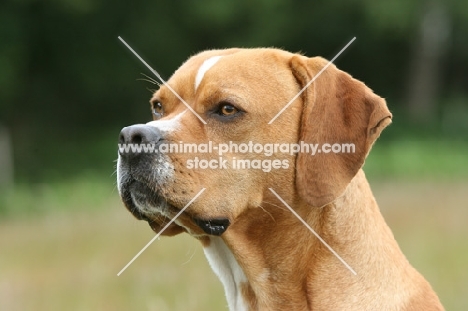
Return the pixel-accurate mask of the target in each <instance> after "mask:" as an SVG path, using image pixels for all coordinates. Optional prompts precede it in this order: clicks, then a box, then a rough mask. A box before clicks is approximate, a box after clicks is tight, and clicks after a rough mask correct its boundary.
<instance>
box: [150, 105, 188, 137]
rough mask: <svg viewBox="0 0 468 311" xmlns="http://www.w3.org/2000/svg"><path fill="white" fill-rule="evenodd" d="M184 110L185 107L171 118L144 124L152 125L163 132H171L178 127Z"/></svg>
mask: <svg viewBox="0 0 468 311" xmlns="http://www.w3.org/2000/svg"><path fill="white" fill-rule="evenodd" d="M186 111H187V109H185V110H184V111H182V112H181V113H179V114H178V115H176V116H175V117H173V118H172V119H167V120H156V121H151V122H148V123H146V125H149V126H154V127H156V128H157V129H158V130H160V131H161V132H164V133H168V132H173V131H175V130H178V129H179V128H180V119H181V117H182V115H183V114H184V113H185V112H186Z"/></svg>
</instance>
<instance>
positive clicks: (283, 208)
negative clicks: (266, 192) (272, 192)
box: [263, 201, 287, 211]
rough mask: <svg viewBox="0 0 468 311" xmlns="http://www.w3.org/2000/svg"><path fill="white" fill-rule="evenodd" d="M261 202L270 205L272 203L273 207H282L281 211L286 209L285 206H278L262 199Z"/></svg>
mask: <svg viewBox="0 0 468 311" xmlns="http://www.w3.org/2000/svg"><path fill="white" fill-rule="evenodd" d="M263 203H266V204H270V205H273V206H275V207H277V208H279V209H282V210H283V211H287V209H286V208H285V207H283V206H279V205H276V204H273V203H271V202H268V201H263Z"/></svg>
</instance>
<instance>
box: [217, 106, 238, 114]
mask: <svg viewBox="0 0 468 311" xmlns="http://www.w3.org/2000/svg"><path fill="white" fill-rule="evenodd" d="M238 112H239V109H237V108H236V107H234V106H233V105H231V104H229V103H221V104H220V105H219V107H218V111H217V113H218V114H219V115H220V116H225V117H229V116H232V115H235V114H236V113H238Z"/></svg>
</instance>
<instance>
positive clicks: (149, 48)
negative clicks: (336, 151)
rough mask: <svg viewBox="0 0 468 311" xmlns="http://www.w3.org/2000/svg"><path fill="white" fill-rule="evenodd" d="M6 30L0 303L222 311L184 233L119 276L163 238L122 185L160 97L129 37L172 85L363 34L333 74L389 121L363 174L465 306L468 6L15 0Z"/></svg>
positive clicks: (458, 305) (404, 241)
mask: <svg viewBox="0 0 468 311" xmlns="http://www.w3.org/2000/svg"><path fill="white" fill-rule="evenodd" d="M0 22H1V25H2V26H1V28H0V249H1V250H2V251H1V254H0V310H48V311H50V310H223V309H225V306H226V304H225V300H224V298H223V294H222V287H221V285H220V283H219V282H218V281H217V280H216V278H215V277H214V275H213V273H211V272H210V271H209V268H208V266H207V264H206V262H205V260H204V259H203V258H202V257H203V256H202V255H195V257H194V256H193V255H194V254H195V250H194V251H193V253H192V254H190V252H192V251H191V249H193V245H194V244H195V243H196V242H195V241H192V240H191V239H188V238H187V240H184V239H185V238H184V237H180V238H179V237H177V238H171V239H168V240H165V241H161V242H158V243H161V244H162V245H161V244H159V245H158V246H154V247H153V248H151V249H148V251H147V253H149V254H143V255H142V256H141V258H139V259H138V265H139V266H138V265H137V264H136V263H135V267H133V266H132V267H131V269H129V270H128V271H127V272H125V275H124V276H123V277H120V278H119V279H118V280H116V279H115V278H114V277H115V273H117V271H119V270H120V269H121V268H122V266H123V265H124V264H125V263H126V262H128V260H129V259H130V258H131V256H133V255H134V254H135V253H136V252H137V251H138V250H140V248H141V247H142V246H143V245H144V244H145V243H146V242H147V241H148V240H149V239H150V238H151V237H152V236H153V232H152V231H150V230H149V229H148V228H147V226H145V225H143V223H137V224H135V223H134V222H132V221H131V216H130V215H129V214H128V212H127V211H125V209H124V208H123V207H122V204H121V203H120V202H119V197H118V194H117V191H116V190H115V176H113V173H114V171H115V163H114V161H115V159H116V158H117V138H118V135H119V132H120V130H121V128H122V127H124V126H127V125H130V124H135V123H143V122H147V121H149V120H150V118H151V114H150V110H149V104H148V100H149V98H150V96H151V94H150V92H148V88H150V89H151V88H154V85H152V84H150V83H148V82H146V81H143V80H142V79H144V76H143V75H142V73H144V74H147V75H151V73H150V72H149V71H148V70H147V68H146V67H144V65H143V64H141V62H140V61H139V60H138V59H137V58H135V57H134V55H132V54H131V52H130V51H128V49H127V48H126V47H125V46H124V45H123V44H122V43H121V42H120V41H119V40H118V38H117V37H118V36H122V37H123V38H124V39H125V40H126V41H127V42H128V43H129V44H130V45H131V46H132V47H133V48H134V49H135V50H136V51H138V53H139V54H140V55H141V56H142V57H143V58H144V59H145V60H146V61H147V62H148V63H149V64H150V65H151V66H152V67H153V68H155V69H156V70H158V71H159V72H160V73H161V74H162V76H163V77H164V78H168V77H170V75H171V74H172V73H173V72H174V71H175V69H177V68H178V66H180V65H181V63H182V62H183V61H185V60H186V59H187V58H188V57H189V56H191V55H193V54H195V53H197V52H199V51H202V50H205V49H214V48H229V47H279V48H283V49H286V50H289V51H291V52H302V53H304V54H305V55H307V56H322V57H325V58H327V59H331V58H333V57H334V56H335V55H336V53H337V52H338V51H339V50H340V49H341V48H342V47H343V46H344V45H345V44H346V43H347V42H349V40H351V38H353V37H357V40H356V41H355V42H354V43H353V44H352V45H351V46H350V47H349V48H348V49H347V50H346V51H345V52H344V53H343V54H342V55H341V56H340V57H339V58H338V59H337V60H336V62H335V64H336V65H337V66H338V67H339V68H340V69H342V70H344V71H347V72H348V73H350V74H351V75H353V76H354V77H356V78H357V79H359V80H361V81H364V82H365V83H366V84H367V85H368V86H369V87H371V88H372V89H373V90H374V91H375V92H376V93H377V94H378V95H380V96H382V97H384V98H386V100H387V104H388V106H389V108H390V110H391V111H392V112H393V115H394V118H393V124H392V125H391V126H390V127H389V128H387V129H386V130H385V131H384V132H383V134H382V137H381V138H380V140H379V141H378V142H377V144H376V145H375V147H374V148H373V151H372V152H371V154H370V156H369V158H368V160H367V161H366V166H365V171H366V174H367V176H368V177H369V179H371V182H372V185H373V190H374V193H375V195H376V197H377V200H378V201H379V204H380V207H381V209H382V212H383V214H384V216H385V218H386V219H387V221H388V222H389V225H390V227H391V228H392V229H393V230H394V232H395V236H396V238H397V240H398V241H399V243H400V245H401V246H402V249H403V251H404V253H405V254H406V255H407V256H408V258H409V260H410V262H412V263H413V264H414V265H415V266H416V268H417V269H419V270H420V271H421V272H423V274H424V275H425V276H426V277H427V278H428V280H429V281H430V282H431V283H432V284H433V286H434V288H435V289H436V291H437V292H438V293H439V294H440V296H441V300H442V302H443V303H444V304H445V306H446V307H447V310H468V309H467V308H468V307H467V306H468V292H467V288H468V271H467V269H466V262H468V245H467V239H466V236H467V235H468V227H467V226H466V219H467V217H468V203H467V202H468V197H467V191H466V189H467V188H468V10H467V5H466V1H462V0H394V1H374V0H349V1H344V0H341V1H339V0H328V1H321V0H315V1H312V0H307V1H306V0H296V1H291V0H289V1H288V0H253V1H247V0H239V1H229V0H185V1H182V0H175V1H162V0H153V1H110V0H41V1H39V0H2V1H1V2H0ZM181 239H182V240H181ZM109 241H118V243H109ZM174 241H175V242H174ZM70 245H72V247H70ZM197 245H198V244H197ZM187 249H188V250H189V253H187ZM151 252H152V254H151ZM200 253H201V252H200V251H199V253H198V254H200ZM197 256H201V257H197ZM192 257H194V259H193V260H192ZM197 258H198V259H197ZM33 259H34V260H33ZM191 260H192V261H191ZM187 263H188V264H187ZM203 264H204V266H203ZM148 275H149V276H148ZM51 276H52V277H51ZM24 297H27V299H23V298H24ZM178 297H182V299H179V298H178ZM184 297H185V298H184ZM184 299H185V300H184Z"/></svg>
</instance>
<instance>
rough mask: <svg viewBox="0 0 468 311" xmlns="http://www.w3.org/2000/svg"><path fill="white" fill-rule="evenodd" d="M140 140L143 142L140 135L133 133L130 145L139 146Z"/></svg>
mask: <svg viewBox="0 0 468 311" xmlns="http://www.w3.org/2000/svg"><path fill="white" fill-rule="evenodd" d="M142 140H143V137H142V136H141V134H140V133H135V134H133V136H132V141H131V143H132V144H141V142H142Z"/></svg>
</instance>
